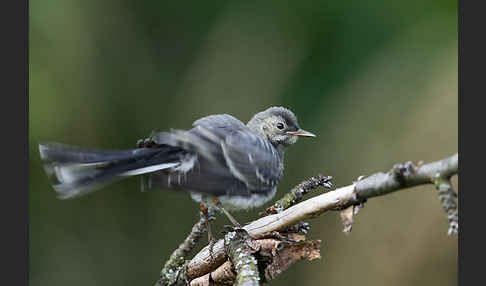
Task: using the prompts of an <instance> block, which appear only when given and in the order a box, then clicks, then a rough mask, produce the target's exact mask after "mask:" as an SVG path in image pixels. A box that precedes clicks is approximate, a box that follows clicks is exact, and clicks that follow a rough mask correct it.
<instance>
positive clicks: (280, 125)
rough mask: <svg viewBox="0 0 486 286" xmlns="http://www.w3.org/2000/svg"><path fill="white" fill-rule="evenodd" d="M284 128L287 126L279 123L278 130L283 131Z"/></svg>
mask: <svg viewBox="0 0 486 286" xmlns="http://www.w3.org/2000/svg"><path fill="white" fill-rule="evenodd" d="M284 127H285V126H284V124H283V123H282V122H279V123H277V128H278V129H280V130H282V129H284Z"/></svg>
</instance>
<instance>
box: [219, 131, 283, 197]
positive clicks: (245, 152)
mask: <svg viewBox="0 0 486 286" xmlns="http://www.w3.org/2000/svg"><path fill="white" fill-rule="evenodd" d="M221 148H222V150H223V154H224V157H225V159H226V163H227V164H228V167H229V168H230V170H231V172H232V173H233V175H234V176H235V177H237V178H238V179H240V180H241V181H243V182H244V183H245V184H246V185H247V186H248V187H249V188H250V189H254V190H258V189H268V188H273V187H275V186H276V185H277V184H278V183H279V182H280V179H281V178H282V174H283V162H282V160H281V158H280V156H279V154H278V152H277V150H276V149H275V147H273V145H272V144H271V143H270V142H269V141H267V140H265V139H264V138H262V137H260V136H258V135H256V134H254V133H252V132H251V131H249V130H248V131H246V130H240V131H237V132H234V133H233V134H232V135H230V136H227V137H226V139H225V140H224V141H223V142H222V143H221Z"/></svg>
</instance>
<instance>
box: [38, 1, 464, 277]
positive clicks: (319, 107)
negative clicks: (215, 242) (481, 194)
mask: <svg viewBox="0 0 486 286" xmlns="http://www.w3.org/2000/svg"><path fill="white" fill-rule="evenodd" d="M29 40H30V43H29V44H30V53H29V57H30V72H29V77H30V86H29V91H30V102H29V112H30V114H29V127H30V128H29V137H30V150H29V152H30V169H29V176H30V178H29V184H30V186H29V280H30V285H66V284H69V285H114V284H117V285H152V284H153V282H155V280H156V279H157V278H158V274H159V271H160V268H161V266H162V265H163V263H164V262H165V260H166V259H167V257H168V256H169V254H170V252H171V251H172V250H173V249H174V248H175V247H176V246H177V245H178V244H179V243H180V242H181V240H182V239H183V238H184V237H185V235H186V234H187V233H188V232H189V230H190V228H191V226H192V224H193V223H194V222H195V221H196V219H197V215H198V205H197V204H196V203H195V202H193V201H192V200H191V199H190V197H189V195H187V194H185V193H177V192H172V191H167V190H160V191H151V192H147V193H142V192H140V191H139V183H140V182H139V180H138V179H137V178H132V179H128V180H126V181H122V182H119V183H116V184H114V185H111V186H109V187H107V188H105V189H103V190H101V191H99V192H95V193H93V194H90V195H88V196H86V197H82V198H79V199H76V200H72V201H61V200H58V199H56V197H55V193H54V191H53V190H52V189H51V187H50V186H49V183H48V181H47V178H46V176H45V174H44V173H43V171H42V167H41V165H40V160H39V156H38V152H37V144H38V143H39V142H40V141H60V142H64V143H68V144H76V145H81V146H87V147H99V148H115V149H119V148H132V147H134V146H135V142H136V141H137V139H139V138H144V137H147V136H148V135H149V134H150V132H151V131H152V130H166V129H169V128H189V127H190V125H191V123H192V122H193V121H194V120H195V119H197V118H199V117H201V116H204V115H208V114H213V113H223V112H224V113H229V114H232V115H234V116H236V117H238V118H240V119H241V120H243V121H247V120H248V119H250V117H251V115H253V114H254V113H256V112H258V111H261V110H263V109H265V108H267V107H269V106H272V105H283V106H286V107H289V108H290V109H292V110H293V111H294V112H295V113H296V114H297V116H298V117H299V122H300V124H301V126H302V127H303V128H305V129H308V130H310V131H312V132H314V133H316V134H318V137H317V138H316V139H315V140H310V139H308V140H299V142H298V144H296V145H295V146H294V147H292V148H291V149H289V150H288V152H287V154H286V169H285V176H284V179H283V181H282V183H281V184H280V187H279V192H278V194H277V196H280V195H282V194H283V193H284V192H285V191H286V190H288V189H290V188H291V187H292V186H294V185H295V184H297V183H298V182H300V181H302V180H303V179H305V178H307V177H309V176H312V175H316V174H317V173H319V172H323V173H325V174H330V175H333V176H334V182H335V184H336V185H337V186H343V185H347V184H349V183H351V182H352V181H353V180H354V179H356V178H357V177H358V176H359V175H369V174H372V173H374V172H377V171H385V170H387V169H389V168H390V167H391V166H392V165H393V164H394V163H397V162H401V161H408V160H412V161H414V162H417V161H419V160H424V161H425V162H428V161H432V160H437V159H441V158H443V157H446V156H449V155H451V154H453V153H455V152H457V150H458V144H457V143H458V120H457V115H458V111H457V109H458V107H457V100H458V98H457V89H458V88H457V84H458V82H457V77H458V73H457V46H458V43H457V1H449V0H448V1H366V2H364V1H300V2H296V1H265V3H262V1H245V2H226V1H210V2H209V1H204V2H203V1H179V2H176V1H155V0H154V1H92V0H88V1H80V0H77V1H61V0H44V1H39V0H37V1H30V39H29ZM454 183H455V184H456V186H457V178H455V179H454ZM259 211H261V209H256V210H252V211H249V212H239V213H234V215H235V216H236V218H237V219H239V220H240V221H242V222H244V221H249V220H252V219H254V218H256V217H257V213H258V212H259ZM226 223H227V221H226V219H225V218H224V217H220V218H219V219H218V222H217V224H216V226H221V225H222V224H226ZM311 223H312V229H311V233H310V237H311V238H315V239H321V240H322V241H323V243H322V249H321V253H322V256H323V258H322V259H321V260H319V261H313V262H310V263H309V262H301V263H298V264H296V265H294V266H292V267H291V268H290V269H289V270H288V271H286V272H285V273H283V274H282V275H281V276H280V277H278V278H277V279H276V280H275V281H273V282H272V283H271V284H273V285H295V284H296V283H300V284H301V285H323V284H324V285H358V284H359V285H457V238H456V237H448V236H447V234H446V233H447V227H448V223H447V218H446V215H445V214H444V212H443V211H442V209H441V206H440V203H439V201H438V199H437V197H436V193H435V190H434V189H433V187H432V186H424V187H418V188H414V189H411V190H407V191H403V192H398V193H395V194H392V195H388V196H385V197H382V198H376V199H372V200H370V201H369V202H368V204H367V205H366V207H365V208H364V209H363V210H362V211H361V212H360V213H359V215H358V216H357V217H356V219H355V224H354V226H353V231H352V233H351V234H350V235H345V234H343V233H342V232H341V231H342V225H341V223H340V220H339V214H338V213H327V214H325V215H323V216H320V217H319V218H316V219H313V220H311ZM205 243H206V241H203V242H202V243H201V246H202V245H203V244H205Z"/></svg>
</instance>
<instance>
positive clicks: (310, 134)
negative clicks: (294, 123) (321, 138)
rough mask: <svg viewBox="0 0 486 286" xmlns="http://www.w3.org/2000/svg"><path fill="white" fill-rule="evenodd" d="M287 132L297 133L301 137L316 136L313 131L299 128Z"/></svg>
mask: <svg viewBox="0 0 486 286" xmlns="http://www.w3.org/2000/svg"><path fill="white" fill-rule="evenodd" d="M287 134H290V135H295V136H299V137H316V135H315V134H314V133H311V132H309V131H305V130H303V129H299V130H297V131H287Z"/></svg>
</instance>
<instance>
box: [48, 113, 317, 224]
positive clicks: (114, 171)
mask: <svg viewBox="0 0 486 286" xmlns="http://www.w3.org/2000/svg"><path fill="white" fill-rule="evenodd" d="M299 137H316V135H315V134H313V133H311V132H309V131H305V130H303V129H301V128H300V126H299V124H298V121H297V117H296V116H295V114H294V113H293V112H292V111H290V110H289V109H287V108H284V107H275V106H274V107H270V108H267V109H266V110H264V111H261V112H258V113H256V114H255V115H254V116H253V117H252V118H251V119H250V120H249V121H248V123H247V124H245V123H243V122H242V121H240V120H238V119H236V118H235V117H233V116H232V115H229V114H216V115H209V116H205V117H202V118H200V119H198V120H196V121H194V123H193V124H192V128H191V129H189V130H180V129H171V130H170V131H161V132H152V134H151V135H150V136H149V137H148V138H146V139H141V140H139V141H138V142H137V147H136V148H133V149H121V150H100V149H88V148H84V147H79V146H73V145H67V144H63V143H56V142H47V143H41V144H39V153H40V157H41V159H42V162H43V167H44V170H45V172H46V174H47V176H48V178H49V180H50V182H51V185H52V187H53V189H54V190H55V191H56V193H57V196H58V198H60V199H73V198H77V197H80V196H83V195H86V194H89V193H91V192H93V191H96V190H99V189H101V188H103V187H104V186H106V185H108V184H110V183H113V182H115V181H118V180H121V179H124V178H128V177H133V176H139V175H140V176H141V178H142V179H141V181H142V182H141V189H142V190H147V189H154V188H159V189H160V188H162V189H174V190H183V191H187V192H189V193H190V195H191V197H192V199H194V200H195V201H196V202H199V203H200V204H201V209H202V210H205V211H206V212H207V208H208V207H217V208H219V209H220V210H222V211H223V212H224V214H225V215H226V216H227V217H228V219H229V220H230V221H231V222H232V223H233V224H234V225H235V226H239V223H238V222H237V221H236V220H235V219H234V218H233V217H232V216H231V214H230V213H229V210H231V211H233V210H244V209H251V208H256V207H259V206H262V205H263V204H265V203H266V202H268V201H269V200H271V199H272V198H273V197H274V196H275V193H276V191H277V186H278V184H279V183H280V181H281V179H282V176H283V171H284V154H285V150H286V149H287V148H288V147H289V146H291V145H293V144H295V143H296V142H297V139H298V138H299ZM208 233H209V231H208Z"/></svg>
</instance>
